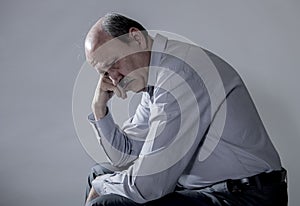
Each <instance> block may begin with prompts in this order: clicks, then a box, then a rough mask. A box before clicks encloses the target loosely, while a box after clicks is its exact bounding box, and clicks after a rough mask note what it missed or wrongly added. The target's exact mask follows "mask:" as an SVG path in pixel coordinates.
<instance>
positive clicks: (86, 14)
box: [0, 0, 300, 206]
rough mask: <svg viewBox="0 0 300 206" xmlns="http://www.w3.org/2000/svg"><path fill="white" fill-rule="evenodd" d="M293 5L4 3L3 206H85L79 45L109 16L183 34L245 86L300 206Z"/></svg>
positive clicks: (293, 204)
mask: <svg viewBox="0 0 300 206" xmlns="http://www.w3.org/2000/svg"><path fill="white" fill-rule="evenodd" d="M299 9H300V5H299V1H296V0H285V1H279V0H265V1H261V0H253V1H246V0H244V1H240V0H227V1H221V0H220V1H216V0H205V1H172V0H167V1H163V2H161V1H148V2H146V1H138V0H136V1H126V2H125V1H123V0H119V1H116V0H110V1H96V0H92V1H87V0H76V1H75V0H51V1H41V0H40V1H38V0H15V1H13V0H1V1H0V52H1V53H0V54H1V56H0V68H1V71H0V95H1V96H0V98H1V99H0V103H1V105H0V118H1V119H0V205H5V206H9V205H28V206H29V205H31V206H34V205H44V206H47V205H49V206H50V205H51V206H53V205H82V203H83V194H84V186H85V179H86V174H87V172H88V171H89V168H90V167H91V166H92V165H93V160H92V159H91V158H90V157H89V156H88V155H87V153H86V152H85V151H84V149H83V147H82V146H81V144H80V142H79V140H78V138H77V136H76V132H75V128H74V126H73V121H72V90H73V85H74V82H75V79H76V76H77V74H78V71H79V70H80V67H81V65H82V64H83V62H84V53H83V52H84V48H83V40H84V36H85V34H86V32H87V31H88V29H89V28H90V26H91V25H92V24H93V23H94V22H95V21H96V20H97V19H98V18H99V17H100V16H102V15H104V14H105V13H106V12H108V11H118V12H122V13H124V14H126V15H128V16H131V17H132V18H134V19H136V20H138V21H140V22H142V23H143V24H144V25H145V26H146V27H147V28H148V29H157V30H166V31H170V32H174V33H177V34H181V35H183V36H186V37H187V38H189V39H191V40H192V41H194V42H196V43H197V44H199V45H201V46H202V47H204V48H207V49H209V50H211V51H213V52H215V53H216V54H218V55H220V56H221V57H223V58H224V59H225V60H227V61H228V62H229V63H230V64H231V65H233V66H234V67H235V68H236V70H237V71H238V72H239V73H240V75H241V76H242V78H243V79H244V81H245V82H246V84H247V86H248V88H249V90H250V92H251V94H252V96H253V98H254V101H255V103H256V105H257V108H258V110H259V112H260V114H261V117H262V119H263V121H264V123H265V125H266V127H267V130H268V131H269V133H270V135H271V138H272V140H273V142H274V144H275V146H276V148H277V149H278V151H279V153H280V155H281V158H282V161H283V165H284V166H285V167H286V168H287V169H288V172H289V183H290V184H289V195H290V206H297V205H299V204H300V196H299V191H298V185H299V184H300V181H299V179H300V178H299V173H300V168H299V148H298V147H299V145H300V144H299V143H300V140H299V139H300V135H299V134H300V110H299V103H300V96H299V91H298V90H299V85H298V84H299V83H298V82H299V81H298V79H299V75H300V70H299V65H300V64H299V62H298V61H299V47H300V41H299V36H300V27H299V19H300V12H299Z"/></svg>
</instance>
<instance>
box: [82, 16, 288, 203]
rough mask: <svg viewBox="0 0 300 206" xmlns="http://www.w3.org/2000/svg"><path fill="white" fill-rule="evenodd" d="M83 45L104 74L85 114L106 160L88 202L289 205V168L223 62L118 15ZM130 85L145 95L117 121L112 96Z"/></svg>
mask: <svg viewBox="0 0 300 206" xmlns="http://www.w3.org/2000/svg"><path fill="white" fill-rule="evenodd" d="M85 49H86V58H87V61H88V62H89V63H90V64H91V65H92V66H93V67H94V68H95V69H96V70H97V72H98V73H99V82H98V85H97V88H96V91H95V95H94V99H93V102H92V114H91V115H89V121H90V122H91V123H92V125H93V126H94V128H95V129H96V131H97V133H96V135H97V137H98V140H99V143H100V145H101V146H102V147H103V149H104V151H105V153H106V155H107V158H108V159H109V163H107V164H106V165H105V164H103V163H102V164H97V165H96V166H94V167H93V168H92V172H91V174H90V175H89V178H88V186H87V194H86V205H181V206H182V205H197V206H199V205H205V206H208V205H209V206H221V205H228V206H229V205H239V206H241V205H242V206H247V205H252V206H257V205H273V206H274V205H287V184H286V181H285V179H286V171H285V170H284V169H283V168H282V166H281V163H280V158H279V156H278V153H277V152H276V150H275V148H274V146H273V144H272V143H271V141H270V138H269V136H268V134H267V132H266V130H265V128H264V126H263V123H262V121H261V119H260V117H259V115H258V113H257V111H256V109H255V106H254V104H253V102H252V100H251V98H250V95H249V93H248V91H247V89H246V87H245V85H244V83H243V82H242V80H241V78H240V77H239V75H238V74H237V73H236V72H235V71H234V69H233V68H232V67H231V66H230V65H228V64H227V63H226V62H225V61H223V60H222V59H221V58H219V57H218V56H216V55H214V54H213V53H211V52H209V51H207V50H204V49H202V48H200V47H198V46H195V45H191V44H187V43H183V42H179V41H175V40H168V39H167V38H166V37H164V36H162V35H160V34H157V35H156V36H155V37H154V38H152V37H151V36H150V35H148V33H147V31H146V30H145V29H144V27H143V26H142V25H140V24H139V23H138V22H136V21H134V20H132V19H129V18H127V17H125V16H123V15H120V14H117V13H109V14H107V15H105V16H104V17H102V18H101V19H100V20H99V21H98V22H96V24H95V25H94V26H93V27H92V28H91V30H90V31H89V33H88V35H87V37H86V41H85ZM128 91H133V92H141V93H142V98H141V102H140V104H139V105H138V107H137V109H136V112H135V114H134V115H133V116H132V117H131V118H130V119H129V120H128V121H126V122H125V123H124V125H123V127H122V128H119V127H118V126H117V125H116V124H115V123H114V120H113V118H112V115H111V113H110V111H109V109H108V107H107V102H108V101H109V99H110V98H111V97H112V96H113V95H116V96H118V97H120V98H126V97H127V94H126V92H128ZM111 109H112V110H113V109H114V108H111Z"/></svg>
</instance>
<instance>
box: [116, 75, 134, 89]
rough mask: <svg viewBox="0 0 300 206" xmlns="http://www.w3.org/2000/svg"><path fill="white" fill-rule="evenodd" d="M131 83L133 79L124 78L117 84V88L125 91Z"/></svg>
mask: <svg viewBox="0 0 300 206" xmlns="http://www.w3.org/2000/svg"><path fill="white" fill-rule="evenodd" d="M132 81H134V78H132V77H124V78H123V79H122V80H121V81H120V82H119V84H118V85H119V86H120V87H121V88H122V89H125V88H126V87H127V86H128V84H130V83H131V82H132Z"/></svg>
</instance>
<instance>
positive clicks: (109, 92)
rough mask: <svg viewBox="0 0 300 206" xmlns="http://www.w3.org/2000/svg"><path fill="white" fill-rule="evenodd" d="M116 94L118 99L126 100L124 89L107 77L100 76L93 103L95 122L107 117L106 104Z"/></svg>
mask: <svg viewBox="0 0 300 206" xmlns="http://www.w3.org/2000/svg"><path fill="white" fill-rule="evenodd" d="M114 94H116V95H117V96H118V97H122V98H126V93H125V91H124V90H123V89H121V88H120V87H119V86H115V85H114V84H113V82H112V81H111V79H109V77H108V76H107V75H100V78H99V81H98V84H97V87H96V90H95V94H94V98H93V102H92V111H93V113H94V116H95V120H99V119H101V118H103V117H104V116H105V115H106V110H107V108H106V104H107V102H108V100H109V99H110V98H111V97H112V96H113V95H114Z"/></svg>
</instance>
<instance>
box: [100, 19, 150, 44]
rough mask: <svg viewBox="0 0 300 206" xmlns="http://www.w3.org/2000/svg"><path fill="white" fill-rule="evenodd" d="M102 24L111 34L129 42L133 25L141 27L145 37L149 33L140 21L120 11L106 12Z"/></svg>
mask: <svg viewBox="0 0 300 206" xmlns="http://www.w3.org/2000/svg"><path fill="white" fill-rule="evenodd" d="M101 26H102V28H103V30H104V31H105V32H106V33H108V34H109V35H110V36H112V37H114V38H115V37H119V38H120V40H121V41H123V42H125V43H128V42H129V39H128V32H129V29H130V28H132V27H135V28H137V29H139V30H140V31H141V32H142V33H143V35H144V36H145V37H146V36H147V35H148V32H147V30H146V29H145V28H144V27H143V26H142V25H141V24H140V23H138V22H137V21H135V20H133V19H130V18H128V17H126V16H123V15H121V14H118V13H108V14H106V15H105V16H104V17H103V22H102V25H101Z"/></svg>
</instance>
